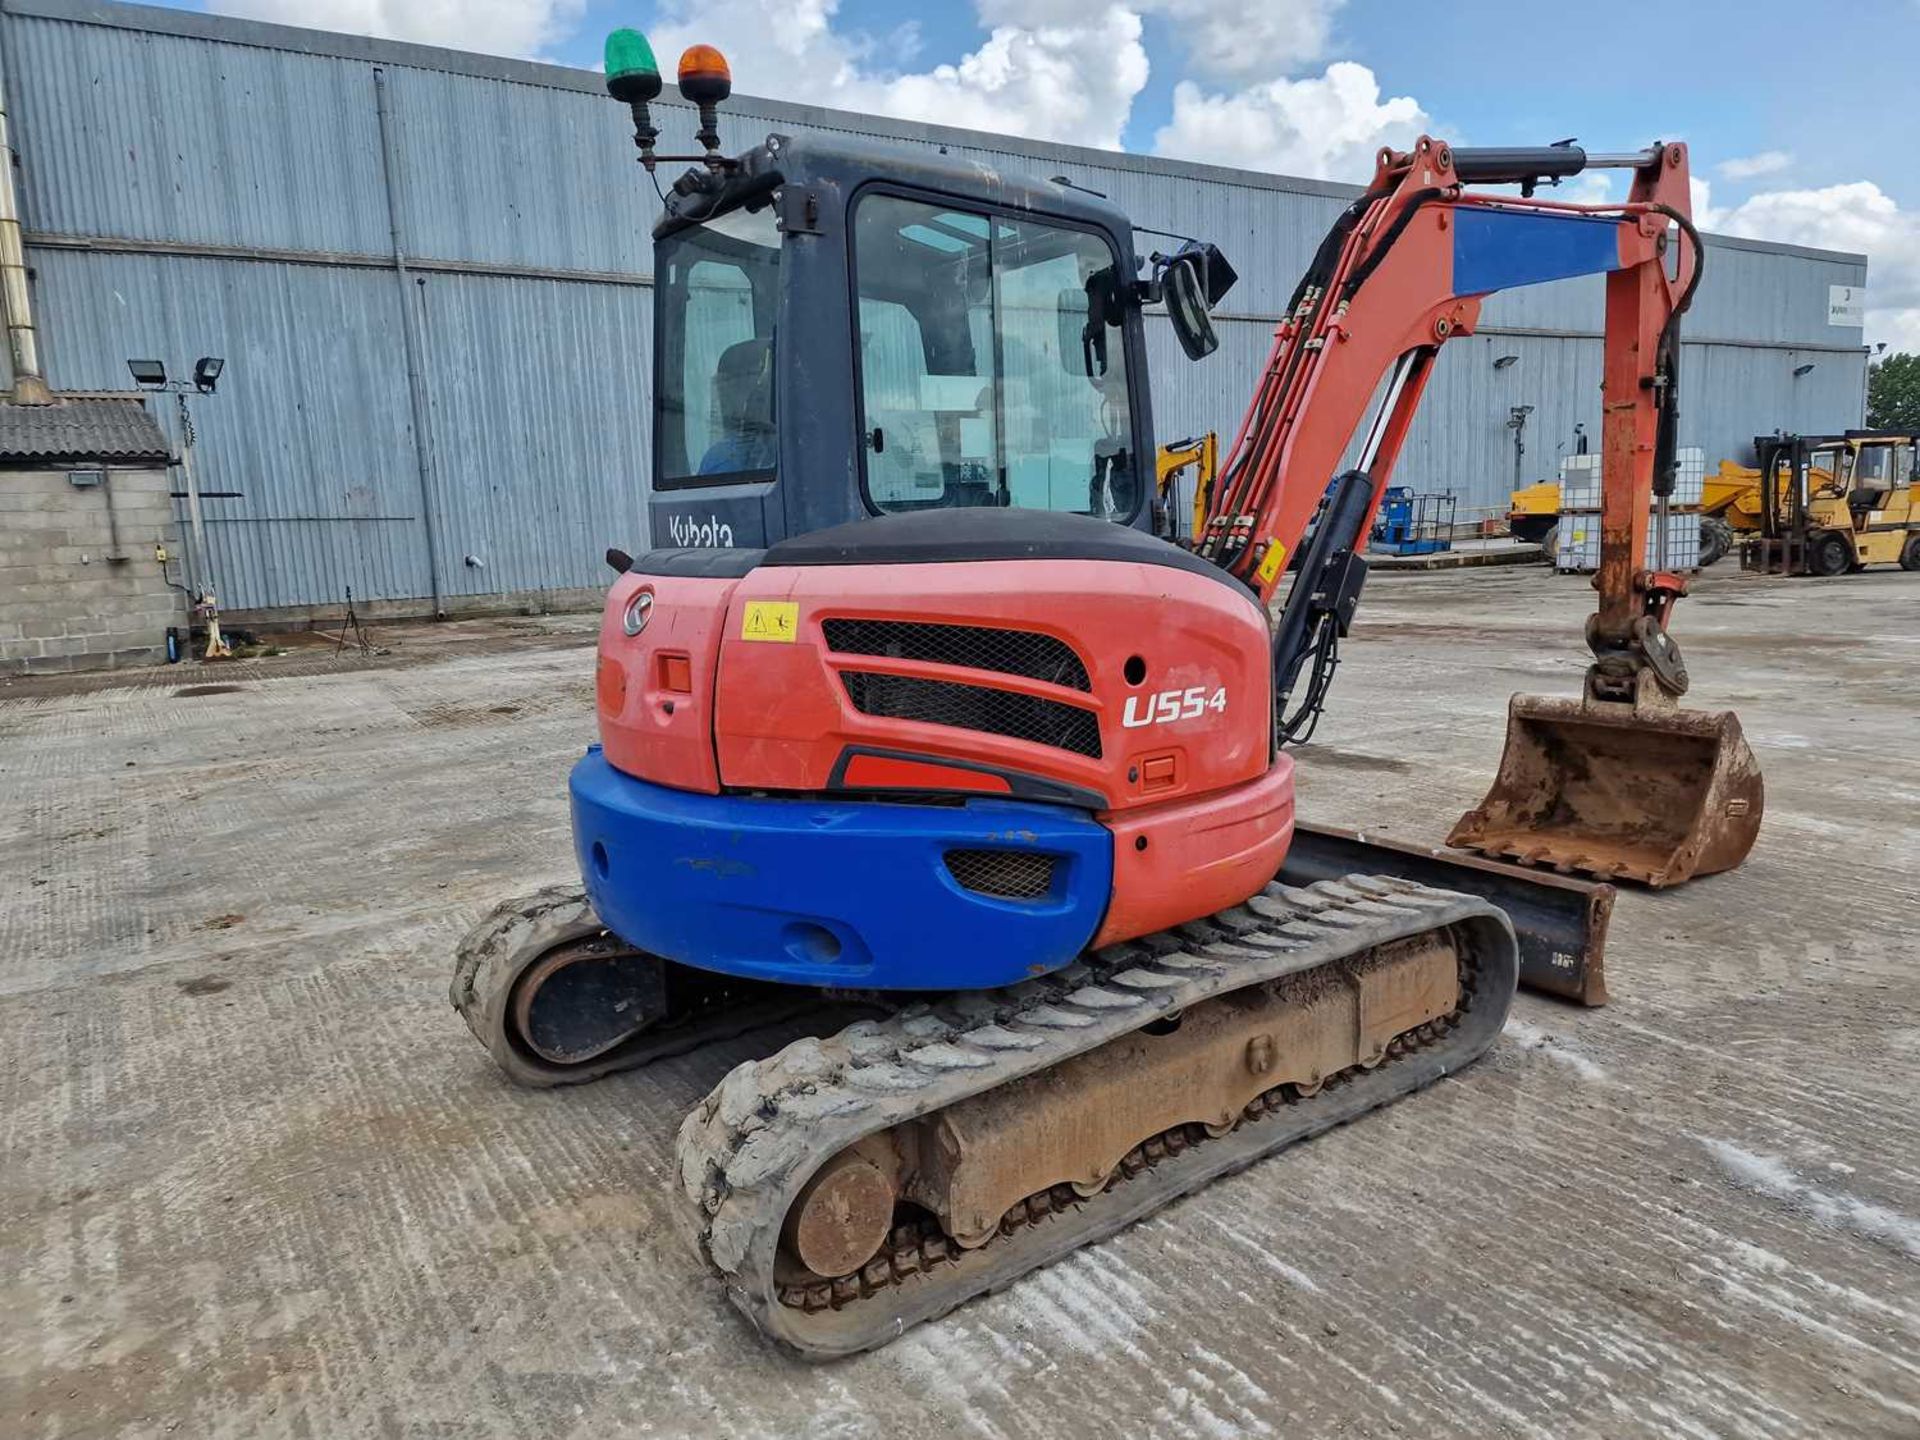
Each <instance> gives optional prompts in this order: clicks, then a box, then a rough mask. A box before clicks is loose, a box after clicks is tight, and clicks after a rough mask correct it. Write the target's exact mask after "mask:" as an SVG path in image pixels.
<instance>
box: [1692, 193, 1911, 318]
mask: <svg viewBox="0 0 1920 1440" xmlns="http://www.w3.org/2000/svg"><path fill="white" fill-rule="evenodd" d="M1694 183H1695V186H1696V187H1699V188H1704V185H1705V182H1703V181H1695V182H1694ZM1694 204H1695V210H1696V212H1698V211H1699V210H1700V208H1701V205H1700V196H1699V195H1698V192H1697V191H1696V197H1695V202H1694ZM1708 209H1709V218H1707V219H1705V220H1704V221H1703V220H1701V217H1700V215H1699V214H1698V213H1696V216H1695V220H1696V223H1703V224H1706V225H1708V226H1709V227H1711V228H1712V229H1715V230H1719V231H1720V232H1722V233H1723V234H1727V235H1744V236H1746V237H1748V238H1749V239H1754V240H1784V241H1786V242H1788V243H1789V244H1795V245H1812V246H1817V247H1820V248H1822V249H1827V250H1857V251H1861V252H1863V253H1864V254H1865V255H1866V256H1867V300H1868V304H1869V307H1870V308H1869V309H1868V311H1867V329H1866V338H1867V342H1868V343H1869V344H1874V343H1877V342H1879V341H1882V340H1884V341H1886V342H1887V345H1888V348H1890V349H1893V350H1907V351H1915V352H1920V215H1917V214H1914V213H1912V212H1910V211H1903V210H1902V209H1901V208H1900V206H1899V204H1898V203H1897V202H1896V201H1895V200H1894V198H1893V197H1892V196H1891V195H1888V194H1887V193H1886V192H1885V191H1883V190H1882V189H1881V188H1880V187H1879V186H1878V185H1876V184H1874V183H1873V182H1872V181H1871V180H1855V181H1852V182H1850V183H1848V184H1844V185H1828V186H1826V187H1825V188H1823V189H1819V190H1772V191H1765V192H1763V193H1761V194H1758V195H1753V196H1749V197H1748V198H1747V199H1746V200H1743V201H1741V202H1740V204H1738V205H1735V206H1733V207H1732V208H1731V209H1728V210H1712V209H1711V207H1710V206H1709V207H1708Z"/></svg>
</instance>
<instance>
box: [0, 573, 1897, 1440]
mask: <svg viewBox="0 0 1920 1440" xmlns="http://www.w3.org/2000/svg"><path fill="white" fill-rule="evenodd" d="M1590 601H1591V591H1590V590H1589V589H1588V588H1587V587H1586V585H1585V584H1583V583H1582V582H1581V581H1580V580H1578V579H1570V578H1569V579H1555V578H1553V577H1551V576H1549V575H1548V574H1546V573H1545V571H1544V570H1542V569H1540V568H1538V567H1527V568H1500V569H1477V570H1468V571H1463V572H1457V573H1453V574H1445V575H1407V576H1389V577H1377V578H1376V579H1375V581H1374V582H1373V583H1372V585H1371V586H1370V588H1369V593H1368V596H1367V600H1366V604H1365V605H1364V606H1363V608H1362V612H1361V620H1360V623H1359V625H1358V626H1357V627H1356V630H1355V632H1354V635H1353V637H1352V639H1351V641H1350V643H1349V644H1348V646H1347V647H1346V650H1345V662H1346V663H1345V664H1344V665H1343V666H1342V668H1341V670H1340V673H1339V677H1338V680H1337V682H1336V695H1335V701H1334V704H1333V706H1332V709H1331V710H1330V712H1329V714H1328V716H1327V717H1326V720H1325V722H1324V723H1323V725H1322V727H1321V731H1320V734H1319V736H1318V737H1317V738H1316V740H1315V742H1314V743H1313V744H1312V745H1309V746H1307V747H1306V748H1305V749H1304V750H1303V751H1302V752H1301V753H1300V776H1301V781H1300V789H1301V808H1302V812H1303V814H1305V815H1306V816H1308V817H1309V818H1312V819H1315V820H1319V821H1324V822H1327V823H1332V824H1343V825H1356V826H1368V827H1373V828H1384V829H1390V830H1391V831H1393V832H1394V833H1396V834H1399V835H1403V836H1406V837H1409V838H1419V839H1426V840H1438V839H1439V838H1440V837H1441V836H1442V835H1444V833H1445V831H1446V829H1447V827H1448V825H1449V824H1450V823H1451V822H1452V820H1453V819H1454V818H1455V817H1456V816H1457V815H1458V814H1459V813H1460V811H1462V810H1463V809H1465V808H1466V807H1467V806H1468V805H1470V804H1471V803H1473V802H1474V801H1475V800H1477V799H1478V798H1479V796H1480V794H1481V793H1482V791H1483V790H1484V788H1485V786H1486V784H1487V782H1488V781H1489V780H1490V779H1491V777H1492V775H1493V772H1494V767H1495V763H1496V761H1497V759H1498V756H1499V751H1500V741H1501V734H1502V730H1503V726H1504V708H1505V703H1506V697H1507V695H1508V693H1509V692H1511V691H1515V690H1527V691H1543V692H1547V693H1552V694H1561V695H1572V694H1574V693H1576V691H1577V689H1578V685H1579V679H1580V674H1581V670H1582V667H1583V664H1584V655H1583V651H1582V647H1581V644H1580V640H1579V635H1580V626H1581V620H1582V617H1583V615H1584V614H1585V612H1586V610H1587V609H1588V608H1589V605H1590ZM1917 602H1920V576H1911V575H1904V574H1899V573H1891V574H1881V573H1874V574H1866V575H1857V576H1851V577H1847V578H1843V579H1839V580H1833V581H1812V580H1800V581H1787V580H1763V579H1758V578H1754V577H1747V576H1742V575H1739V574H1737V573H1732V572H1731V571H1730V570H1729V569H1728V567H1727V566H1725V565H1723V566H1722V567H1720V569H1719V570H1718V571H1716V572H1712V573H1710V574H1709V576H1708V577H1707V578H1706V579H1705V580H1703V581H1702V582H1701V584H1700V586H1699V593H1698V595H1697V597H1696V598H1694V599H1691V600H1689V601H1687V602H1685V603H1684V604H1683V605H1682V606H1681V609H1680V613H1679V617H1678V619H1677V621H1676V623H1675V630H1676V633H1677V634H1678V635H1680V636H1681V638H1682V641H1683V643H1684V645H1685V647H1686V653H1687V657H1688V660H1689V662H1690V666H1691V669H1692V672H1693V676H1694V693H1693V695H1692V696H1691V697H1689V698H1690V700H1691V701H1692V703H1694V704H1697V705H1699V706H1702V707H1721V706H1730V707H1732V708H1734V709H1736V710H1737V711H1738V712H1739V714H1740V716H1741V718H1742V720H1743V722H1744V724H1745V726H1746V729H1747V733H1748V735H1749V736H1750V738H1751V739H1752V741H1753V744H1754V748H1755V751H1756V752H1757V754H1758V756H1759V758H1760V762H1761V764H1762V766H1763V768H1764V769H1765V771H1766V777H1767V787H1768V813H1767V817H1766V823H1765V827H1764V829H1763V831H1762V835H1761V839H1760V843H1759V846H1758V848H1757V849H1756V850H1755V851H1754V853H1753V856H1752V858H1751V859H1750V860H1749V862H1748V863H1747V864H1746V866H1745V867H1744V868H1742V869H1740V870H1738V871H1736V872H1733V873H1730V874H1727V875H1723V876H1719V877H1715V878H1712V879H1708V880H1703V881H1700V882H1698V883H1696V884H1694V885H1691V886H1688V887H1685V888H1683V889H1680V890H1677V891H1673V892H1668V893H1663V894H1648V893H1644V892H1627V893H1623V894H1622V895H1621V897H1620V900H1619V903H1618V907H1617V910H1616V912H1615V918H1614V924H1613V931H1612V937H1611V942H1610V949H1609V981H1610V984H1611V988H1612V992H1613V995H1614V1000H1613V1003H1612V1004H1611V1005H1610V1006H1608V1007H1607V1008H1605V1009H1602V1010H1595V1011H1584V1010H1579V1009H1575V1008H1571V1007H1568V1006H1566V1005H1562V1004H1558V1003H1554V1002H1551V1001H1548V1000H1544V999H1541V998H1539V997H1535V996H1532V995H1526V994H1523V995H1522V996H1521V998H1520V999H1519V1001H1518V1002H1517V1004H1516V1006H1515V1010H1514V1017H1513V1020H1512V1023H1511V1024H1510V1026H1509V1028H1508V1031H1507V1033H1506V1035H1505V1036H1504V1037H1503V1038H1502V1040H1501V1042H1500V1043H1499V1045H1498V1046H1497V1047H1496V1048H1495V1050H1494V1052H1493V1053H1492V1054H1491V1055H1490V1056H1489V1057H1488V1058H1487V1059H1486V1060H1485V1061H1483V1062H1482V1063H1480V1064H1479V1065H1477V1066H1475V1067H1473V1068H1471V1069H1470V1070H1468V1071H1466V1072H1464V1073H1462V1074H1460V1075H1458V1076H1455V1077H1452V1078H1449V1079H1447V1080H1445V1081H1443V1082H1441V1083H1440V1084H1439V1085H1437V1086H1435V1087H1434V1088H1433V1089H1431V1090H1429V1091H1427V1092H1425V1093H1424V1094H1421V1095H1419V1096H1416V1097H1414V1098H1412V1099H1410V1100H1408V1101H1406V1102H1404V1103H1402V1104H1400V1105H1398V1106H1395V1107H1393V1108H1392V1109H1390V1110H1388V1111H1385V1112H1383V1113H1380V1114H1377V1115H1374V1116H1371V1117H1368V1118H1365V1119H1363V1120H1361V1121H1360V1122H1358V1123H1355V1124H1353V1125H1350V1126H1347V1127H1346V1128H1344V1129H1341V1130H1339V1131H1336V1132H1334V1133H1332V1134H1329V1135H1327V1136H1325V1137H1323V1138H1321V1139H1319V1140H1315V1141H1313V1142H1311V1143H1310V1144H1308V1145H1306V1146H1304V1147H1301V1148H1299V1149H1297V1150H1294V1151H1292V1152H1289V1153H1287V1154H1285V1155H1283V1156H1281V1157H1278V1158H1276V1159H1272V1160H1269V1161H1267V1162H1265V1163H1263V1164H1260V1165H1258V1166H1256V1167H1255V1168H1253V1169H1252V1170H1250V1171H1248V1172H1246V1173H1243V1174H1241V1175H1239V1176H1237V1177H1235V1178H1232V1179H1230V1180H1226V1181H1223V1182H1221V1183H1219V1184H1217V1185H1215V1186H1213V1187H1212V1188H1211V1189H1209V1190H1207V1191H1205V1192H1204V1193H1202V1194H1200V1195H1198V1196H1196V1197H1194V1198H1192V1199H1190V1200H1188V1201H1185V1202H1183V1203H1180V1204H1177V1205H1175V1206H1173V1207H1171V1208H1170V1209H1168V1210H1166V1211H1163V1212H1162V1213H1161V1214H1160V1215H1158V1216H1156V1217H1154V1218H1152V1219H1150V1220H1149V1221H1147V1222H1145V1223H1143V1224H1141V1225H1138V1226H1136V1227H1135V1228H1133V1229H1131V1230H1129V1231H1127V1232H1125V1233H1124V1234H1122V1235H1120V1236H1118V1237H1117V1238H1115V1239H1114V1240H1112V1241H1111V1242H1109V1243H1107V1244H1104V1245H1101V1246H1098V1247H1096V1248H1093V1249H1091V1250H1087V1251H1083V1252H1081V1253H1079V1254H1077V1255H1075V1256H1073V1257H1071V1258H1070V1259H1068V1260H1066V1261H1064V1262H1063V1263H1061V1264H1058V1265H1056V1266H1054V1267H1052V1268H1051V1269H1048V1270H1046V1271H1043V1272H1041V1273H1039V1274H1036V1275H1033V1276H1030V1277H1028V1278H1027V1279H1026V1280H1024V1281H1022V1282H1020V1283H1018V1284H1016V1285H1014V1286H1013V1287H1012V1288H1010V1289H1009V1290H1007V1291H1005V1292H1004V1293H1002V1294H999V1295H997V1296H993V1297H990V1298H988V1299H985V1300H980V1301H976V1302H974V1303H972V1304H969V1305H967V1306H965V1307H964V1308H962V1309H961V1310H959V1311H958V1312H956V1313H955V1314H954V1315H952V1316H951V1317H949V1318H948V1319H946V1320H944V1321H941V1322H939V1323H935V1324H931V1325H927V1326H924V1327H922V1328H920V1329H918V1330H915V1331H913V1332H910V1333H909V1334H908V1335H907V1336H905V1337H904V1338H903V1339H901V1340H899V1341H898V1342H896V1343H895V1344H893V1345H892V1346H890V1347H888V1348H887V1349H885V1350H883V1351H881V1352H879V1353H877V1354H873V1355H869V1356H864V1357H861V1358H858V1359H855V1360H851V1361H847V1362H843V1363H838V1364H832V1365H827V1366H820V1367H808V1366H804V1365H800V1364H796V1363H794V1362H792V1361H790V1360H788V1359H786V1358H784V1357H783V1356H782V1355H780V1354H778V1353H775V1352H774V1351H772V1350H771V1349H769V1348H768V1347H767V1346H766V1345H765V1344H763V1343H762V1342H761V1341H760V1340H759V1339H758V1338H757V1337H756V1336H755V1335H754V1334H753V1333H752V1332H751V1331H750V1330H749V1329H748V1328H747V1326H746V1325H745V1323H744V1321H743V1320H742V1319H741V1318H740V1317H739V1316H738V1315H737V1314H736V1313H735V1312H734V1311H733V1310H732V1309H731V1307H730V1306H728V1305H727V1303H726V1302H725V1301H724V1299H723V1298H722V1297H721V1295H720V1294H719V1292H718V1290H717V1289H716V1288H715V1287H714V1286H712V1285H711V1284H710V1283H709V1282H708V1281H707V1280H706V1278H705V1276H704V1274H703V1271H702V1269H701V1267H700V1266H699V1264H698V1263H697V1262H696V1260H695V1258H694V1257H693V1255H692V1254H691V1252H690V1251H689V1249H688V1248H687V1247H686V1245H685V1243H684V1241H683V1240H682V1238H681V1234H680V1231H679V1230H678V1228H677V1227H676V1225H675V1224H674V1223H673V1221H672V1219H671V1213H670V1206H671V1204H672V1203H673V1199H672V1193H671V1191H670V1186H669V1166H670V1153H671V1147H672V1141H673V1136H674V1131H675V1129H676V1127H677V1125H678V1123H679V1119H680V1116H681V1115H682V1114H683V1113H684V1112H685V1111H686V1110H687V1109H688V1108H689V1107H690V1106H691V1105H693V1104H694V1103H695V1102H696V1101H697V1100H698V1099H699V1097H700V1096H701V1095H702V1094H704V1093H705V1092H706V1090H707V1089H708V1088H709V1087H710V1086H712V1085H713V1084H714V1083H716V1082H717V1081H718V1080H719V1078H720V1077H721V1076H722V1075H723V1074H724V1073H725V1072H726V1071H727V1069H728V1068H729V1067H730V1066H731V1065H732V1064H733V1063H735V1062H736V1061H738V1060H739V1059H741V1058H744V1057H746V1056H748V1055H750V1054H752V1053H755V1051H756V1050H757V1049H758V1048H759V1047H761V1046H764V1045H770V1044H774V1043H777V1042H778V1040H779V1039H780V1037H779V1036H771V1037H770V1036H766V1035H762V1036H756V1037H749V1038H746V1039H743V1040H740V1041H736V1042H729V1043H728V1044H725V1045H721V1046H716V1047H714V1048H712V1049H711V1050H709V1051H707V1052H705V1053H700V1054H697V1055H694V1056H689V1057H685V1058H682V1059H676V1060H672V1061H668V1062H664V1063H662V1064H660V1065H659V1066H657V1067H655V1068H654V1069H651V1070H648V1071H645V1072H641V1073H636V1074H629V1075H624V1076H620V1077H616V1078H614V1079H610V1080H605V1081H602V1082H600V1083H598V1084H596V1085H592V1086H588V1087H584V1088H580V1089H576V1090H568V1091H557V1092H547V1093H532V1092H526V1091H520V1090H516V1089H514V1088H512V1087H510V1086H509V1085H508V1084H506V1083H505V1082H504V1081H503V1080H502V1079H501V1078H500V1077H499V1075H498V1074H497V1072H496V1071H495V1070H494V1069H493V1068H492V1066H491V1064H490V1063H489V1061H488V1060H487V1058H486V1056H485V1055H484V1054H483V1053H482V1051H481V1050H480V1048H479V1047H478V1046H477V1045H476V1044H475V1043H474V1042H473V1040H472V1038H471V1037H470V1036H469V1035H468V1034H467V1032H466V1030H465V1029H464V1027H463V1026H462V1025H461V1023H460V1021H459V1020H458V1019H457V1018H456V1016H455V1015H454V1013H453V1011H452V1010H451V1009H450V1008H449V1006H448V1003H447V980H448V974H449V968H450V963H451V957H452V953H453V948H454V945H455V943H456V942H457V940H458V939H459V937H460V935H461V934H462V932H463V931H464V930H465V929H466V928H467V927H468V926H469V925H471V924H472V923H473V922H474V921H475V920H476V919H477V918H478V917H479V916H480V915H481V914H483V913H484V912H485V911H486V910H487V909H488V908H489V907H490V906H491V905H492V904H493V903H494V902H495V901H497V900H499V899H501V898H504V897H505V896H508V895H511V894H514V893H517V892H520V891H524V890H529V889H532V888H534V887H536V886H538V885H541V884H543V883H547V882H551V881H554V880H559V879H563V878H569V877H570V874H571V870H572V860H571V854H570V848H569V843H568V835H567V807H566V799H565V788H564V787H565V774H566V768H567V766H568V765H569V764H570V763H571V761H572V760H573V758H574V757H575V756H576V755H577V754H578V753H579V752H580V750H581V748H582V747H583V746H584V745H585V744H586V743H587V742H588V741H589V740H590V739H591V738H592V736H593V716H592V708H591V707H592V660H593V656H592V650H591V648H590V647H591V644H592V636H593V629H594V620H593V618H592V617H585V616H581V617H565V618H560V619H552V620H536V621H514V622H504V623H501V622H487V623H486V624H480V623H478V622H474V623H469V624H467V625H465V626H463V627H448V628H447V629H446V630H444V631H433V632H430V631H429V628H428V627H416V628H413V629H408V630H404V631H403V630H401V629H399V628H397V627H380V630H379V633H378V634H377V635H376V638H377V639H380V640H382V641H383V643H388V644H389V645H390V647H391V649H392V652H393V653H392V654H390V655H389V656H387V657H385V658H381V659H377V660H375V661H373V662H372V663H359V662H356V661H352V660H351V659H350V660H347V661H343V662H339V663H337V664H336V662H334V661H333V659H332V657H331V654H330V653H328V652H325V651H323V650H317V649H316V650H306V651H302V652H300V653H298V654H295V655H288V656H283V657H279V658H277V659H272V660H262V661H257V662H245V663H243V664H239V665H236V666H232V667H229V668H225V669H216V668H213V667H179V668H176V669H173V670H164V669H162V670H151V671H140V672H128V673H123V674H116V675H113V676H109V677H103V678H101V679H100V680H98V681H97V682H86V683H83V682H81V681H79V680H78V679H77V678H75V679H63V680H60V681H47V682H39V681H26V682H19V683H15V684H12V685H4V686H0V812H3V813H4V814H5V816H6V817H7V821H6V824H5V826H4V827H0V1035H4V1036H5V1042H4V1054H5V1062H6V1063H5V1064H4V1066H3V1067H0V1142H3V1144H0V1149H3V1151H4V1155H5V1163H4V1166H3V1167H0V1257H4V1266H3V1267H0V1434H5V1435H7V1436H19V1437H55V1436H63V1437H64V1436H97V1435H133V1436H165V1435H181V1436H194V1437H250V1436H262V1435H282V1434H285V1435H296V1436H312V1437H331V1436H360V1435H368V1436H394V1437H401V1436H433V1437H451V1436H463V1437H464V1436H485V1437H491V1436H499V1437H510V1436H512V1437H518V1436H542V1437H571V1436H579V1437H586V1436H596V1437H598V1436H613V1435H626V1434H633V1435H658V1436H673V1435H701V1436H707V1435H714V1436H734V1437H747V1436H769V1437H775V1436H836V1437H839V1436H869V1435H871V1436H889V1437H917V1436H940V1435H948V1434H972V1435H980V1436H990V1437H991V1436H999V1437H1047V1440H1058V1437H1072V1436H1082V1435H1085V1436H1097V1435H1098V1436H1104V1435H1127V1436H1133V1435H1154V1436H1160V1435H1166V1436H1192V1437H1217V1436H1229V1435H1256V1436H1322V1435H1324V1436H1389V1435H1407V1436H1452V1435H1462V1436H1542V1437H1565V1436H1623V1435H1649V1436H1655V1435H1657V1436H1668V1435H1676V1436H1690V1437H1716V1436H1727V1437H1747V1436H1751V1437H1792V1436H1810V1435H1849V1436H1906V1437H1911V1436H1914V1435H1916V1434H1920V1138H1917V1136H1916V1122H1915V1115H1916V1096H1920V976H1917V975H1916V970H1917V969H1920V939H1917V938H1916V937H1917V936H1920V925H1917V924H1916V917H1920V906H1917V905H1916V900H1917V899H1920V879H1916V874H1917V873H1920V826H1917V825H1916V824H1915V816H1916V814H1920V762H1917V761H1916V758H1915V744H1916V737H1915V718H1916V716H1920V631H1916V628H1915V626H1914V624H1913V618H1912V617H1913V615H1914V614H1915V606H1916V603H1917ZM930 943H932V940H931V939H930Z"/></svg>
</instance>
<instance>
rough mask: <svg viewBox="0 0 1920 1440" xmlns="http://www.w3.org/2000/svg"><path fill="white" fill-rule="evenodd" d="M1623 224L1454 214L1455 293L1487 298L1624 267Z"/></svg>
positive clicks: (1466, 210) (1532, 214)
mask: <svg viewBox="0 0 1920 1440" xmlns="http://www.w3.org/2000/svg"><path fill="white" fill-rule="evenodd" d="M1620 223H1621V222H1620V221H1618V220H1612V219H1607V220H1601V219H1591V218H1589V217H1587V216H1584V215H1555V214H1553V213H1551V212H1542V211H1537V210H1536V211H1528V212H1526V213H1520V212H1517V211H1508V210H1482V209H1477V208H1475V207H1474V206H1471V205H1462V206H1459V207H1458V208H1457V209H1455V211H1454V212H1453V293H1454V294H1456V295H1487V294H1491V293H1492V292H1493V291H1495V290H1511V289H1513V288H1514V287H1515V286H1517V285H1542V284H1545V283H1546V282H1547V281H1549V280H1567V279H1571V278H1572V277H1573V276H1575V275H1598V274H1602V273H1604V272H1605V271H1608V270H1618V269H1619V268H1620V233H1619V232H1620Z"/></svg>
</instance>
